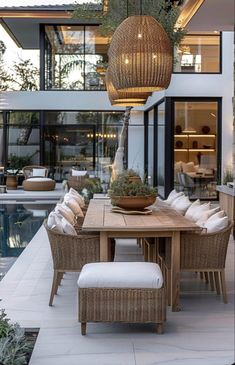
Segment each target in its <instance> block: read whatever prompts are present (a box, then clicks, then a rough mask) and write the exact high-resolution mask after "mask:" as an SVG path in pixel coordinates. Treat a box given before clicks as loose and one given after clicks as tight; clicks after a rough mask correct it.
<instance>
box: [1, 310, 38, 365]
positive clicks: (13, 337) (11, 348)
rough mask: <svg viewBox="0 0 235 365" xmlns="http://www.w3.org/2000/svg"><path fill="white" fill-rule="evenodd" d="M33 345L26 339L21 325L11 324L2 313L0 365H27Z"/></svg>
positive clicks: (3, 312)
mask: <svg viewBox="0 0 235 365" xmlns="http://www.w3.org/2000/svg"><path fill="white" fill-rule="evenodd" d="M32 348H33V346H32V343H31V342H30V341H27V340H26V338H25V332H24V329H23V328H21V327H20V326H19V324H17V323H14V324H11V323H10V322H9V319H8V318H7V316H6V313H5V311H4V310H1V312H0V364H1V365H26V364H27V363H28V357H29V354H30V353H31V352H32Z"/></svg>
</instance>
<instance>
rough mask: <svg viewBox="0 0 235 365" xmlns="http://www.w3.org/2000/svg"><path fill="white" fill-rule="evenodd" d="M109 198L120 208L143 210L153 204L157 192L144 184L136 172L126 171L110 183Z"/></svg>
mask: <svg viewBox="0 0 235 365" xmlns="http://www.w3.org/2000/svg"><path fill="white" fill-rule="evenodd" d="M133 177H135V178H133ZM109 196H110V198H111V203H112V204H113V205H116V206H118V207H120V208H123V209H129V210H131V209H135V210H143V209H144V208H146V207H148V206H149V205H152V204H153V203H154V202H155V200H156V196H157V191H156V189H155V188H152V187H150V186H149V185H146V184H144V183H143V182H142V180H141V178H140V177H139V175H138V174H137V173H136V172H134V171H133V170H126V171H124V172H123V173H122V174H120V175H118V177H117V179H116V180H115V181H113V182H112V184H111V186H110V189H109Z"/></svg>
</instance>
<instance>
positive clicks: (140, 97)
mask: <svg viewBox="0 0 235 365" xmlns="http://www.w3.org/2000/svg"><path fill="white" fill-rule="evenodd" d="M105 79H106V87H107V91H108V97H109V100H110V103H111V104H112V105H120V106H141V105H144V104H145V102H146V99H147V98H148V97H149V96H150V95H151V93H133V92H125V91H123V92H122V91H117V90H116V89H115V87H114V86H113V83H112V80H111V77H110V72H109V68H108V69H107V71H106V75H105Z"/></svg>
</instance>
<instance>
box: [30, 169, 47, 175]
mask: <svg viewBox="0 0 235 365" xmlns="http://www.w3.org/2000/svg"><path fill="white" fill-rule="evenodd" d="M45 175H46V170H45V169H33V173H32V176H38V177H45Z"/></svg>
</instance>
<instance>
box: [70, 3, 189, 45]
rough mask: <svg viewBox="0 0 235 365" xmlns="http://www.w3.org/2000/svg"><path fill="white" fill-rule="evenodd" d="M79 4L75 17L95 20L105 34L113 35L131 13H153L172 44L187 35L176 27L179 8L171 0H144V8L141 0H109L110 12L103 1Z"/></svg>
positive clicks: (74, 13)
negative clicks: (103, 4)
mask: <svg viewBox="0 0 235 365" xmlns="http://www.w3.org/2000/svg"><path fill="white" fill-rule="evenodd" d="M96 3H97V5H94V4H92V3H87V4H77V5H76V7H75V10H74V12H73V18H78V19H81V20H82V19H84V20H87V21H88V20H89V21H91V20H93V21H96V22H97V23H98V24H100V31H101V34H102V35H103V36H110V37H111V36H112V34H113V33H114V31H115V30H116V28H117V27H118V26H119V24H121V23H122V21H123V20H124V19H126V18H127V17H128V16H131V15H139V14H141V13H142V14H143V15H151V16H152V17H154V18H155V19H156V20H157V21H158V22H159V23H160V24H161V25H162V26H163V28H164V29H165V31H166V32H167V34H168V36H169V38H170V40H171V42H172V45H174V46H177V45H178V44H179V43H180V41H181V40H182V38H183V37H184V35H185V33H186V32H185V30H183V29H175V24H176V21H177V19H178V17H179V14H180V10H179V8H178V7H177V6H176V5H175V4H174V3H173V2H171V1H170V0H157V1H156V0H142V9H141V5H140V3H141V2H140V1H139V0H128V1H127V0H119V1H117V0H109V6H108V12H107V13H103V7H102V5H101V4H100V3H101V1H96Z"/></svg>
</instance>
